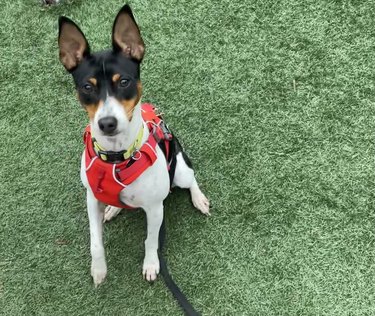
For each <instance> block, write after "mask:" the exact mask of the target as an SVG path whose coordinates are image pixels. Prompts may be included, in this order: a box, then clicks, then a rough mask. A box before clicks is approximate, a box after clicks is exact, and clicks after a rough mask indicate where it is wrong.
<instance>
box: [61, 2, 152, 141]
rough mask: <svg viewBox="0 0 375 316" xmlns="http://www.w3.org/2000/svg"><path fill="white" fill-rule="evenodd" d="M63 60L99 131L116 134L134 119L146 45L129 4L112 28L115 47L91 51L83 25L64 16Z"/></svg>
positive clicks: (62, 18)
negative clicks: (80, 25) (82, 28)
mask: <svg viewBox="0 0 375 316" xmlns="http://www.w3.org/2000/svg"><path fill="white" fill-rule="evenodd" d="M58 43H59V48H60V61H61V63H62V64H63V65H64V66H65V68H66V69H67V70H68V71H69V72H70V73H71V74H72V76H73V78H74V82H75V85H76V89H77V94H78V99H79V101H80V103H81V104H82V106H83V107H84V108H85V110H86V111H87V113H88V116H89V118H90V122H91V126H92V128H93V129H94V133H95V134H96V135H98V134H101V135H106V136H114V135H117V134H118V133H120V132H122V131H123V129H126V128H127V126H128V125H129V122H130V121H131V119H132V114H133V111H134V108H135V107H136V105H137V104H138V103H139V101H140V99H141V95H142V85H141V82H140V63H141V61H142V58H143V55H144V50H145V45H144V43H143V40H142V37H141V34H140V32H139V28H138V26H137V24H136V22H135V19H134V16H133V14H132V11H131V9H130V7H129V6H128V5H125V6H124V7H123V8H122V9H121V10H120V11H119V13H118V14H117V17H116V19H115V21H114V24H113V28H112V49H111V50H108V51H103V52H99V53H91V51H90V47H89V44H88V42H87V40H86V38H85V36H84V34H83V32H82V31H81V30H80V28H79V27H78V26H77V25H76V24H75V23H74V22H73V21H71V20H70V19H68V18H66V17H60V19H59V38H58Z"/></svg>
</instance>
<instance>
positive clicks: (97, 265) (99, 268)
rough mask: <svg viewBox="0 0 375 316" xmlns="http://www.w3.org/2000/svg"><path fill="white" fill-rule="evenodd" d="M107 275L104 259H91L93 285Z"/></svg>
mask: <svg viewBox="0 0 375 316" xmlns="http://www.w3.org/2000/svg"><path fill="white" fill-rule="evenodd" d="M106 275H107V265H106V263H105V261H104V260H103V261H101V260H100V261H94V260H93V261H92V262H91V276H92V279H93V281H94V285H95V287H97V286H98V285H99V284H101V283H103V282H104V280H105V277H106Z"/></svg>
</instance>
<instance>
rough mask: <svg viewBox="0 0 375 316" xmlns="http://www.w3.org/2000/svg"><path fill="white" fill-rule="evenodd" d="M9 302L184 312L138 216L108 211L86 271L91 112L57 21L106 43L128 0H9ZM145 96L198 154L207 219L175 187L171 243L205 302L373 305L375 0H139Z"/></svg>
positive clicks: (223, 307)
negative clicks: (85, 175) (82, 102)
mask: <svg viewBox="0 0 375 316" xmlns="http://www.w3.org/2000/svg"><path fill="white" fill-rule="evenodd" d="M0 4H1V12H2V14H1V19H0V98H1V99H0V100H1V102H0V109H1V111H0V131H1V137H0V164H1V168H0V179H1V181H0V182H1V186H0V201H1V207H0V314H1V315H179V314H181V311H180V310H179V308H178V306H177V305H176V303H175V302H174V300H173V298H172V297H171V295H170V293H169V292H168V291H167V289H166V288H165V286H164V284H163V282H162V281H161V280H158V281H157V282H156V283H155V284H153V285H150V284H148V283H146V282H145V281H143V280H142V278H141V266H142V259H143V249H144V247H143V240H144V238H145V216H144V214H143V212H142V211H140V210H137V211H133V212H124V213H122V214H121V215H119V216H118V217H117V218H116V219H114V220H113V221H112V222H110V223H108V224H106V225H105V249H106V255H107V263H108V277H107V280H106V282H105V283H104V284H103V285H101V286H100V287H99V288H97V289H95V288H94V287H93V284H92V281H91V277H90V271H89V266H90V252H89V230H88V219H87V215H86V210H85V209H86V206H85V192H84V190H83V188H82V186H81V184H80V180H79V164H80V154H81V151H82V148H83V147H82V131H83V129H84V127H85V125H86V123H87V119H86V114H85V113H84V111H83V110H82V109H81V108H80V106H79V105H78V103H77V101H76V98H75V92H74V89H73V82H72V79H71V78H70V77H69V76H68V74H67V73H66V72H65V70H64V68H63V66H62V65H61V64H60V63H59V60H58V49H57V41H56V37H57V18H58V16H59V15H67V16H68V17H70V18H72V19H73V20H75V21H76V22H77V23H78V24H79V25H80V26H81V28H82V29H83V31H84V32H85V34H86V36H87V38H88V40H89V42H90V45H91V47H92V49H94V50H99V49H103V48H106V47H109V45H110V32H111V26H112V22H113V19H114V17H115V14H116V13H117V11H118V10H119V9H120V8H121V6H122V5H123V4H124V3H123V2H122V1H119V0H114V1H99V0H85V1H84V0H82V1H78V0H77V1H68V0H66V1H65V2H63V3H62V5H60V6H57V7H53V8H50V9H43V8H42V7H41V6H40V5H39V2H38V1H36V0H35V1H31V0H30V1H21V0H15V1H6V0H1V1H0ZM130 4H131V5H132V8H133V10H134V12H135V15H136V17H137V19H138V22H139V24H140V26H141V30H142V35H143V37H144V39H145V42H146V45H147V49H146V51H147V52H146V56H145V59H144V62H143V66H142V81H143V85H144V98H143V100H144V101H149V102H153V103H154V104H156V105H157V106H158V107H159V108H160V109H161V110H162V111H163V112H164V113H165V117H166V118H167V120H168V123H169V125H170V127H171V128H172V129H173V130H174V131H175V132H176V134H177V135H178V136H179V138H180V139H181V141H182V143H183V144H184V146H185V147H186V151H187V152H188V154H189V155H190V157H191V159H192V160H193V164H194V166H195V169H196V173H197V177H198V180H199V182H200V183H201V186H202V189H203V190H204V191H205V192H206V194H207V195H208V196H209V198H210V200H211V203H212V217H210V218H206V217H204V216H202V215H200V214H199V213H198V211H196V210H195V209H194V208H193V206H192V205H191V203H190V201H189V195H188V193H187V192H185V191H182V190H176V191H174V192H173V193H172V195H171V196H170V197H169V198H168V200H167V201H166V202H165V209H166V222H167V229H168V243H167V251H166V256H167V260H168V262H169V267H170V270H171V272H172V274H173V276H174V278H175V280H176V281H177V283H178V284H179V285H180V286H181V287H182V289H183V290H184V291H185V293H186V295H187V296H188V297H189V298H190V300H191V302H192V303H193V304H194V306H195V307H196V308H197V309H198V310H200V311H201V312H202V314H203V315H267V316H271V315H288V316H289V315H334V316H344V315H351V316H354V315H356V316H357V315H358V316H359V315H374V314H375V288H374V284H375V269H374V268H375V267H374V262H375V252H374V246H375V245H374V240H375V236H374V221H375V216H374V185H375V183H374V182H375V181H374V180H375V179H374V155H375V151H374V123H373V122H374V119H375V112H374V95H375V91H374V90H375V89H374V67H373V65H374V60H375V24H374V20H375V6H374V3H373V1H369V0H363V1H355V0H352V1H349V0H336V1H333V0H331V1H328V0H327V1H310V0H309V1H298V0H285V1H270V0H267V1H254V0H249V1H228V0H223V1H214V0H204V1H203V0H197V1H187V0H179V1H177V0H160V1H131V2H130Z"/></svg>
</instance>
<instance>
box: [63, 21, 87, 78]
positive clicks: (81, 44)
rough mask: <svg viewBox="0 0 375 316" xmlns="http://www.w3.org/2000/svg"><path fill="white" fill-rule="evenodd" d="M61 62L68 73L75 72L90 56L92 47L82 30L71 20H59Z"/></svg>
mask: <svg viewBox="0 0 375 316" xmlns="http://www.w3.org/2000/svg"><path fill="white" fill-rule="evenodd" d="M59 48H60V61H61V63H62V64H63V65H64V66H65V68H66V69H67V70H68V71H71V70H73V69H74V68H75V67H77V65H78V64H79V63H80V62H81V61H82V59H83V58H84V57H86V56H88V55H90V47H89V44H88V43H87V40H86V38H85V35H83V33H82V31H81V30H80V28H79V27H78V26H77V25H76V24H75V23H74V22H73V21H72V20H70V19H68V18H66V17H64V16H61V17H60V18H59Z"/></svg>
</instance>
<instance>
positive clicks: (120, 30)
mask: <svg viewBox="0 0 375 316" xmlns="http://www.w3.org/2000/svg"><path fill="white" fill-rule="evenodd" d="M112 46H113V50H114V51H117V52H119V51H121V52H122V53H123V54H125V56H127V57H129V58H133V59H135V60H136V61H138V62H141V61H142V58H143V55H144V52H145V44H144V42H143V40H142V37H141V33H140V31H139V28H138V25H137V23H136V22H135V19H134V16H133V13H132V10H131V9H130V7H129V6H128V5H127V4H126V5H124V6H123V7H122V9H121V10H120V11H119V13H118V14H117V16H116V19H115V22H114V23H113V28H112Z"/></svg>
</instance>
